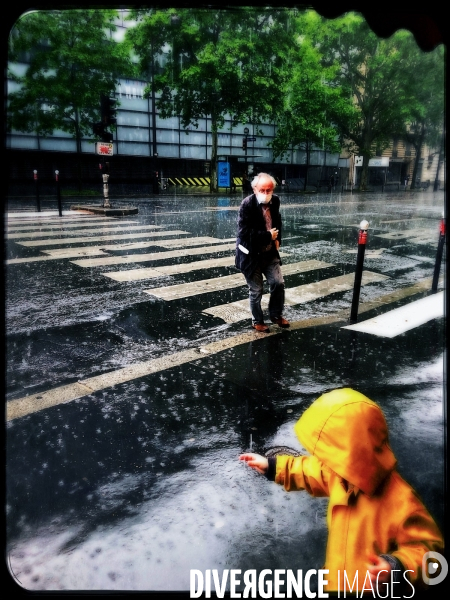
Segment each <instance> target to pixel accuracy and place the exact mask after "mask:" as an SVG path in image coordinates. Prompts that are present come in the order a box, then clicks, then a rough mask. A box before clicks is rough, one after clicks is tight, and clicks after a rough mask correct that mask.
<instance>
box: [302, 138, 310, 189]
mask: <svg viewBox="0 0 450 600" xmlns="http://www.w3.org/2000/svg"><path fill="white" fill-rule="evenodd" d="M305 150H306V173H305V183H304V185H303V191H304V192H306V186H307V185H308V171H309V163H310V146H309V142H306V145H305Z"/></svg>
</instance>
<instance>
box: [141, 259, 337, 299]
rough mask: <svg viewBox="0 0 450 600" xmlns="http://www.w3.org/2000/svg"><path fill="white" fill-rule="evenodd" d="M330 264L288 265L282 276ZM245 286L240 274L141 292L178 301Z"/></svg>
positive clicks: (305, 262)
mask: <svg viewBox="0 0 450 600" xmlns="http://www.w3.org/2000/svg"><path fill="white" fill-rule="evenodd" d="M332 266H333V265H331V264H330V263H325V262H321V261H319V260H309V261H302V262H295V263H290V264H287V265H284V266H283V275H293V274H295V273H304V272H306V271H313V270H315V269H324V268H327V267H332ZM243 285H246V281H245V278H244V276H243V275H242V273H237V274H236V275H226V276H225V277H217V278H216V279H202V280H201V281H191V282H189V283H181V284H178V285H171V286H168V287H160V288H153V289H149V290H143V291H144V292H145V293H146V294H150V295H152V296H156V297H157V298H161V299H162V300H178V299H180V298H187V297H189V296H197V295H199V294H207V293H210V292H218V291H221V290H227V289H230V288H234V287H240V286H243Z"/></svg>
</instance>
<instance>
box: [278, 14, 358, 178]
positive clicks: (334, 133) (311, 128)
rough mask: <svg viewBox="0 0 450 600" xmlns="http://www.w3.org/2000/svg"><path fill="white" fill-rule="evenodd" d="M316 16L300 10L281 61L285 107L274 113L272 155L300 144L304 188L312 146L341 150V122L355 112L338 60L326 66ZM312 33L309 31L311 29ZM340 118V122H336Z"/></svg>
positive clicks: (334, 150)
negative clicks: (274, 130)
mask: <svg viewBox="0 0 450 600" xmlns="http://www.w3.org/2000/svg"><path fill="white" fill-rule="evenodd" d="M318 19H319V17H318V15H317V13H315V12H314V11H306V12H303V13H300V14H299V15H298V16H297V18H296V19H294V23H295V29H296V33H294V35H293V41H292V45H291V48H290V51H289V54H288V56H287V57H286V59H285V61H284V63H283V69H282V71H283V85H282V89H281V93H282V97H283V107H282V110H281V111H279V112H278V114H277V115H274V119H275V121H276V124H277V130H276V135H275V138H274V140H273V141H272V143H271V146H272V148H273V156H274V159H275V158H277V157H278V156H281V157H287V156H288V154H289V152H290V150H293V149H295V148H299V149H302V150H304V151H305V153H306V177H305V184H304V185H305V189H306V185H307V182H308V168H309V165H310V153H311V150H312V149H313V148H321V149H324V150H328V151H331V152H339V151H340V149H341V146H342V135H341V130H342V124H343V123H347V125H348V123H349V122H350V120H351V119H352V118H354V116H355V109H354V106H353V102H352V98H351V95H350V93H349V91H348V86H346V85H342V82H339V79H338V77H337V75H338V71H339V68H340V67H339V65H337V64H332V65H329V66H324V65H322V63H321V58H322V56H321V54H320V50H319V46H318V45H317V35H316V34H317V27H316V26H315V25H317V24H318ZM311 33H312V34H313V35H308V34H311ZM338 122H339V123H340V124H341V127H338V126H337V125H336V123H338Z"/></svg>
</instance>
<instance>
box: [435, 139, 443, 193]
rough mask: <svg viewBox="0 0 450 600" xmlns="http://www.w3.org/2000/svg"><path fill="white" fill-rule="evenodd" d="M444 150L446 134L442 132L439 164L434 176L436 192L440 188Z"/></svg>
mask: <svg viewBox="0 0 450 600" xmlns="http://www.w3.org/2000/svg"><path fill="white" fill-rule="evenodd" d="M443 150H444V134H442V138H441V145H440V146H439V158H438V164H437V168H436V177H435V178H434V185H433V191H434V192H437V191H438V189H439V170H440V168H441V158H442V153H443Z"/></svg>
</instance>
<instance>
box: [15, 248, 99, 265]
mask: <svg viewBox="0 0 450 600" xmlns="http://www.w3.org/2000/svg"><path fill="white" fill-rule="evenodd" d="M94 250H95V252H84V253H83V254H80V253H78V254H76V256H86V255H92V254H93V255H95V256H98V255H99V254H104V255H105V256H106V252H102V250H98V249H96V248H95V249H94ZM80 252H81V251H80ZM72 256H73V254H69V255H68V256H64V255H60V256H27V257H25V258H8V259H7V260H5V265H21V264H23V263H29V262H41V261H43V260H57V259H62V258H68V257H72Z"/></svg>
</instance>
